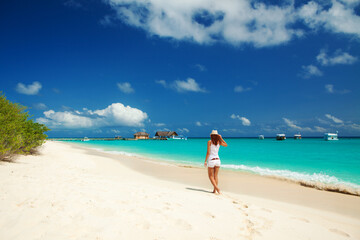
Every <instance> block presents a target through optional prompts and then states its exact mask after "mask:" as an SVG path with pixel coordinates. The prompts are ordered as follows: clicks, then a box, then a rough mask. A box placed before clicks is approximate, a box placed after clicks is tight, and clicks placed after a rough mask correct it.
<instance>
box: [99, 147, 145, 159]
mask: <svg viewBox="0 0 360 240" xmlns="http://www.w3.org/2000/svg"><path fill="white" fill-rule="evenodd" d="M92 149H94V150H96V151H99V152H103V153H111V154H120V155H125V156H128V157H138V156H139V155H137V154H133V153H128V152H123V151H114V150H104V149H102V148H92Z"/></svg>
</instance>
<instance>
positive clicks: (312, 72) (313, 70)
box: [300, 65, 323, 78]
mask: <svg viewBox="0 0 360 240" xmlns="http://www.w3.org/2000/svg"><path fill="white" fill-rule="evenodd" d="M302 69H303V72H302V73H301V74H300V76H302V77H303V78H310V77H312V76H322V75H323V73H322V72H321V71H320V70H319V69H318V68H317V67H316V66H314V65H308V66H302Z"/></svg>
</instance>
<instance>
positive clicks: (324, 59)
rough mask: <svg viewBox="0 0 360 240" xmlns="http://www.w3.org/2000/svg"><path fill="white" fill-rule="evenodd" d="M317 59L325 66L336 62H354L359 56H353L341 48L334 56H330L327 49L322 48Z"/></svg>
mask: <svg viewBox="0 0 360 240" xmlns="http://www.w3.org/2000/svg"><path fill="white" fill-rule="evenodd" d="M316 60H317V61H318V62H319V63H320V64H321V65H323V66H328V65H336V64H353V63H354V62H356V61H357V57H354V56H351V55H350V54H349V53H347V52H343V51H342V50H341V49H339V50H337V51H336V52H335V53H334V54H333V55H332V56H328V54H327V52H326V50H325V49H322V50H321V51H320V53H319V55H317V57H316Z"/></svg>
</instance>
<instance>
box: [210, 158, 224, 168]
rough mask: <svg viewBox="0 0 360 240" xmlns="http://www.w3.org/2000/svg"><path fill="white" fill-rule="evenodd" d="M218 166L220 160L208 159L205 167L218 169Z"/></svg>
mask: <svg viewBox="0 0 360 240" xmlns="http://www.w3.org/2000/svg"><path fill="white" fill-rule="evenodd" d="M220 165H221V162H220V159H215V160H211V159H210V160H209V161H208V163H207V166H208V167H209V168H213V167H220Z"/></svg>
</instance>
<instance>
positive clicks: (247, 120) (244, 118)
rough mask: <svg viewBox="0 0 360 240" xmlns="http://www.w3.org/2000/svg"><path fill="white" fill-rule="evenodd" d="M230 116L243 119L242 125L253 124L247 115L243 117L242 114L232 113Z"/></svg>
mask: <svg viewBox="0 0 360 240" xmlns="http://www.w3.org/2000/svg"><path fill="white" fill-rule="evenodd" d="M230 117H231V118H232V119H239V120H240V121H241V123H242V125H244V126H250V125H251V122H250V120H249V119H247V118H246V117H241V116H239V115H235V114H232V115H231V116H230Z"/></svg>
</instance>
